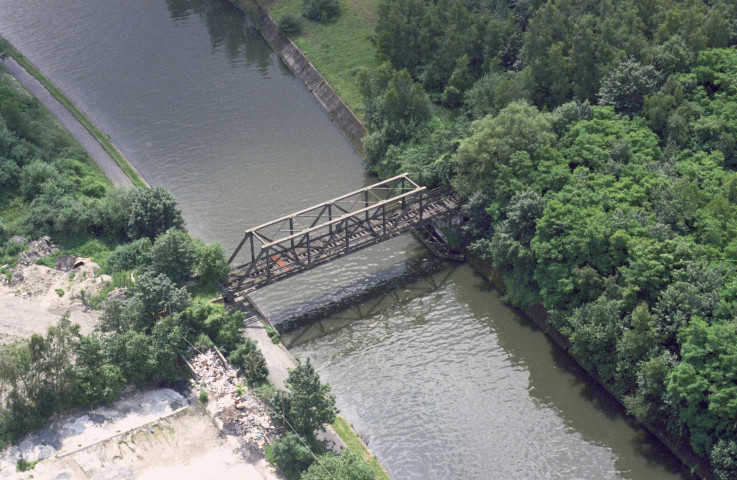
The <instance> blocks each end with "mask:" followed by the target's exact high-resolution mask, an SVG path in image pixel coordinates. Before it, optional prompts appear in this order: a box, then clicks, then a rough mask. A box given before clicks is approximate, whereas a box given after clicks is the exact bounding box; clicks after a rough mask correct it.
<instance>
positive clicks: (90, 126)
mask: <svg viewBox="0 0 737 480" xmlns="http://www.w3.org/2000/svg"><path fill="white" fill-rule="evenodd" d="M0 50H4V51H5V52H7V54H8V55H9V56H11V57H13V58H14V59H15V61H17V62H18V63H19V64H20V65H21V66H22V67H23V68H24V69H26V71H27V72H28V73H30V74H31V75H33V77H34V78H35V79H36V80H38V81H39V82H40V83H41V84H42V85H43V86H44V87H45V88H46V90H48V91H49V93H50V94H51V95H52V96H53V97H54V98H55V99H56V100H57V101H59V103H61V104H62V105H64V107H65V108H66V109H67V110H69V112H70V113H71V114H72V115H74V117H75V118H76V119H77V121H79V123H81V124H82V125H83V126H84V127H85V128H86V129H87V131H88V132H90V135H92V136H93V137H95V139H96V140H97V141H98V142H100V145H102V147H103V148H104V149H105V151H107V152H108V154H109V155H110V156H111V157H112V158H113V160H115V163H117V164H118V165H119V166H120V168H121V169H122V170H123V171H124V172H125V174H126V175H127V176H128V177H129V178H130V179H131V180H132V181H133V184H134V185H136V186H138V187H147V186H148V184H147V183H146V181H145V180H144V179H143V178H142V177H141V176H140V175H139V174H138V172H137V171H136V169H135V168H134V167H133V166H132V165H131V164H130V162H129V161H128V159H127V158H125V156H124V155H123V154H122V153H121V152H120V151H119V150H118V149H117V148H116V147H115V145H113V143H112V142H111V141H110V139H109V138H108V137H107V135H105V134H104V133H102V131H101V130H100V129H99V128H98V127H97V125H95V124H94V123H93V122H92V121H91V120H90V119H89V118H88V117H87V116H86V115H85V114H84V113H83V112H82V111H81V110H80V109H79V108H78V107H77V106H76V105H75V104H74V102H72V101H71V100H70V99H69V97H67V96H66V95H65V94H64V92H62V91H61V90H59V88H58V87H57V86H56V85H54V83H53V82H52V81H51V80H49V79H48V78H47V77H46V76H45V75H44V74H43V73H41V71H40V70H39V69H38V68H36V67H35V65H33V64H32V63H31V62H30V61H29V60H28V59H27V58H26V57H24V56H23V55H22V54H21V53H20V52H19V51H18V50H16V49H15V48H14V47H13V46H12V45H11V44H10V42H8V41H7V40H5V39H4V38H3V37H1V36H0Z"/></svg>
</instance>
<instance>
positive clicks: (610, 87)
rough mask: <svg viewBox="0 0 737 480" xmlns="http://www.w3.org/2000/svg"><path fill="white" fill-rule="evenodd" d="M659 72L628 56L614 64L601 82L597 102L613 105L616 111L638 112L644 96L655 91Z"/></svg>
mask: <svg viewBox="0 0 737 480" xmlns="http://www.w3.org/2000/svg"><path fill="white" fill-rule="evenodd" d="M659 79H660V73H659V72H658V71H657V70H656V69H655V67H653V66H652V65H643V64H641V63H640V62H638V61H637V60H635V59H633V58H628V59H626V60H623V61H621V62H619V63H618V64H617V65H615V66H614V67H613V68H612V70H611V72H610V73H609V75H607V76H606V77H605V78H604V79H603V80H602V82H601V89H600V90H599V103H601V105H610V106H613V107H614V110H615V111H616V112H617V113H621V114H623V115H627V116H630V117H632V116H634V115H637V114H638V113H640V110H642V105H643V103H644V101H645V97H646V96H648V95H651V94H653V93H655V90H656V89H657V87H658V81H659Z"/></svg>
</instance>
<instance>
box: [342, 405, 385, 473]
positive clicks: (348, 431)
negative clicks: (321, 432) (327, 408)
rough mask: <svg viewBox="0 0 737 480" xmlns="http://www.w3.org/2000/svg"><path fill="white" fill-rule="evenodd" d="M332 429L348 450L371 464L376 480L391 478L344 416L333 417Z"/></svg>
mask: <svg viewBox="0 0 737 480" xmlns="http://www.w3.org/2000/svg"><path fill="white" fill-rule="evenodd" d="M333 429H334V430H335V433H337V434H338V436H339V437H340V438H341V440H343V441H344V442H345V444H346V446H347V447H348V449H349V450H350V451H352V452H353V453H355V454H356V455H358V456H359V457H361V458H363V459H364V460H365V461H366V462H368V463H369V465H371V468H372V469H373V470H374V473H376V480H391V477H390V476H389V474H388V473H387V472H386V470H385V469H384V467H383V466H382V465H381V463H379V460H378V459H377V458H376V456H375V455H374V454H373V453H371V450H369V448H368V447H367V446H366V444H365V443H363V442H362V441H361V439H360V438H359V437H358V434H357V433H356V431H355V430H353V427H352V426H351V425H350V424H349V423H348V422H347V421H346V419H345V418H343V417H342V416H340V415H338V416H337V417H335V422H333Z"/></svg>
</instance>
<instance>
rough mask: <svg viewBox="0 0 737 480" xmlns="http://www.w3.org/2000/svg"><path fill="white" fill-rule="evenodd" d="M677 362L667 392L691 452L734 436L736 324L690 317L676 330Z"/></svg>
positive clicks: (703, 451)
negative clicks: (675, 408)
mask: <svg viewBox="0 0 737 480" xmlns="http://www.w3.org/2000/svg"><path fill="white" fill-rule="evenodd" d="M678 342H679V343H680V345H681V357H682V361H681V363H680V364H678V365H677V366H676V367H675V368H674V369H673V371H672V372H671V373H670V375H669V376H668V395H669V396H670V397H671V398H672V399H673V403H674V405H675V406H676V407H677V408H678V416H679V417H680V419H681V420H682V421H683V422H684V424H685V425H686V427H687V428H688V432H689V438H690V443H691V446H692V447H693V448H694V450H695V451H696V453H698V454H700V455H705V454H707V453H709V452H710V451H711V449H712V447H713V445H714V444H715V443H717V440H718V439H719V438H720V437H725V438H729V437H731V436H734V435H735V434H737V428H736V427H735V423H734V419H735V418H737V383H735V380H736V379H737V325H736V324H734V323H721V322H720V323H716V324H714V325H709V324H707V323H706V322H705V321H703V320H702V319H700V318H698V317H695V318H693V319H692V320H691V322H690V324H689V325H688V326H686V327H683V328H681V330H680V331H679V332H678Z"/></svg>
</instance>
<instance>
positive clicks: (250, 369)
mask: <svg viewBox="0 0 737 480" xmlns="http://www.w3.org/2000/svg"><path fill="white" fill-rule="evenodd" d="M228 362H230V363H231V364H232V365H234V366H235V367H238V368H239V369H240V370H241V372H243V374H244V375H245V376H246V379H247V380H248V382H249V383H250V384H254V383H258V382H262V381H264V380H266V377H268V375H269V369H268V368H266V359H265V358H264V355H263V354H262V353H261V350H259V348H258V346H257V345H256V342H255V341H253V340H252V339H250V338H245V339H244V341H243V343H241V344H240V345H238V347H237V348H236V349H235V350H234V351H233V353H231V354H230V356H229V357H228Z"/></svg>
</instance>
